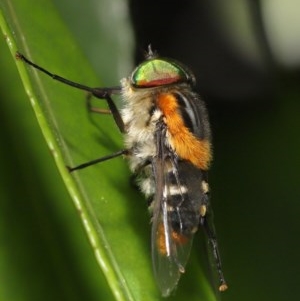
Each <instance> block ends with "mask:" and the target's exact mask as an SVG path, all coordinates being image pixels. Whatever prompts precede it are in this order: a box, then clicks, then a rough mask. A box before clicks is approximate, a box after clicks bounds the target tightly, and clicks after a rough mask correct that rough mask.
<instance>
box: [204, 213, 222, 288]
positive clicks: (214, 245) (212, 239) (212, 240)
mask: <svg viewBox="0 0 300 301" xmlns="http://www.w3.org/2000/svg"><path fill="white" fill-rule="evenodd" d="M200 225H201V226H202V227H203V229H204V231H205V233H206V235H207V237H208V241H209V244H210V247H211V249H212V253H213V258H214V261H215V264H216V269H217V273H218V277H219V282H220V285H219V291H220V292H223V291H225V290H227V288H228V286H227V284H226V280H225V278H224V275H223V271H222V264H221V257H220V252H219V247H218V242H217V238H216V233H215V230H214V227H213V225H210V224H209V223H208V220H207V215H205V216H203V217H201V218H200Z"/></svg>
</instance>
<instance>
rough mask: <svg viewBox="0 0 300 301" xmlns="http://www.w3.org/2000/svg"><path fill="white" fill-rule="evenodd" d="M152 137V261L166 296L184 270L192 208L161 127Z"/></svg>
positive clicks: (186, 189) (191, 232)
mask: <svg viewBox="0 0 300 301" xmlns="http://www.w3.org/2000/svg"><path fill="white" fill-rule="evenodd" d="M156 138H157V156H156V157H155V158H154V160H153V162H152V167H153V172H154V177H155V183H156V193H155V195H154V200H153V206H152V210H153V211H152V212H153V215H152V262H153V269H154V274H155V278H156V281H157V284H158V286H159V288H160V290H161V292H162V295H163V296H168V295H170V293H171V292H172V291H173V290H174V289H175V288H176V286H177V283H178V280H179V278H180V276H181V274H182V273H183V272H184V271H185V269H184V267H185V265H186V262H187V259H188V256H189V253H190V249H191V245H192V238H193V233H194V232H195V231H192V230H191V229H188V228H187V226H186V222H187V218H191V216H190V214H189V213H192V215H193V211H194V208H190V207H189V206H190V204H191V202H190V200H189V195H188V188H187V186H186V185H185V184H184V183H183V180H181V179H180V177H179V172H178V170H179V169H178V168H179V167H178V163H177V161H176V160H177V159H176V157H175V156H176V155H175V154H174V153H172V151H170V150H169V149H168V148H167V147H166V146H165V144H164V141H165V132H164V129H162V128H160V129H158V130H157V133H156ZM187 211H188V212H187ZM193 217H194V218H193ZM193 217H192V219H193V220H192V224H194V229H197V226H198V223H199V214H194V215H193Z"/></svg>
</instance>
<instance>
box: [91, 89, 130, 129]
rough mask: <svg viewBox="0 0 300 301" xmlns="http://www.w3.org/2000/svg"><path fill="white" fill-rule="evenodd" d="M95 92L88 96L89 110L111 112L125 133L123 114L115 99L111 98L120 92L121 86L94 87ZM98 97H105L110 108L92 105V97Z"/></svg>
mask: <svg viewBox="0 0 300 301" xmlns="http://www.w3.org/2000/svg"><path fill="white" fill-rule="evenodd" d="M94 89H95V90H94V92H90V93H89V94H88V95H87V98H86V105H87V109H88V111H89V112H94V113H98V114H109V115H110V114H111V115H113V118H114V120H115V123H116V125H117V126H118V128H119V130H120V132H121V133H124V131H125V126H124V122H123V119H122V117H121V114H120V112H119V110H118V108H117V106H116V105H115V103H114V101H113V100H112V98H111V95H113V94H119V93H120V91H121V88H120V87H112V88H94ZM93 96H94V97H96V98H99V99H105V100H106V102H107V105H108V107H109V110H107V109H100V108H96V107H93V106H92V103H91V100H92V97H93Z"/></svg>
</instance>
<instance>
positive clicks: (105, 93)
mask: <svg viewBox="0 0 300 301" xmlns="http://www.w3.org/2000/svg"><path fill="white" fill-rule="evenodd" d="M16 58H17V59H19V60H22V61H23V62H25V63H26V64H28V65H30V66H31V67H33V68H35V69H37V70H39V71H40V72H42V73H44V74H46V75H47V76H49V77H51V78H52V79H54V80H56V81H59V82H61V83H63V84H65V85H68V86H71V87H74V88H76V89H80V90H84V91H87V92H89V93H90V94H91V95H92V96H95V97H96V98H99V99H104V100H105V101H106V102H107V105H108V107H109V110H110V112H111V114H112V115H113V118H114V120H115V122H116V124H117V126H118V127H119V129H120V131H121V132H122V133H123V132H124V129H125V126H124V122H123V120H122V117H121V114H120V112H119V111H118V108H117V106H116V105H115V103H114V102H113V100H112V98H111V95H114V94H119V93H120V92H121V88H120V87H110V88H92V87H88V86H85V85H82V84H79V83H76V82H73V81H70V80H68V79H66V78H64V77H61V76H59V75H57V74H54V73H51V72H49V71H48V70H46V69H44V68H43V67H41V66H39V65H37V64H35V63H33V62H32V61H30V60H29V59H27V58H26V57H25V56H24V55H23V54H21V53H19V52H17V53H16ZM126 154H128V150H120V151H118V152H116V153H113V154H111V155H108V156H105V157H101V158H98V159H95V160H92V161H89V162H86V163H83V164H80V165H78V166H75V167H67V168H68V170H69V171H70V172H72V171H74V170H78V169H82V168H85V167H88V166H91V165H94V164H97V163H100V162H104V161H107V160H110V159H112V158H116V157H118V156H121V155H126Z"/></svg>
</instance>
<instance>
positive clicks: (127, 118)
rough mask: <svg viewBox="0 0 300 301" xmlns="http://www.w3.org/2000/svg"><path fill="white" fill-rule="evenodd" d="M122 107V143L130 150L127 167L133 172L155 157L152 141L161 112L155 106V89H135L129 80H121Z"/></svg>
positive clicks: (154, 147) (153, 142) (154, 146)
mask: <svg viewBox="0 0 300 301" xmlns="http://www.w3.org/2000/svg"><path fill="white" fill-rule="evenodd" d="M121 83H122V96H123V101H124V107H123V109H122V110H121V115H122V119H123V121H124V124H125V134H124V142H125V146H126V148H127V149H129V150H130V154H131V155H130V156H129V165H130V168H131V170H132V171H133V172H136V171H137V170H138V169H139V168H140V166H142V165H144V163H145V162H146V161H147V160H149V158H153V157H154V156H155V155H156V145H155V141H154V136H155V131H156V126H157V122H158V121H159V120H160V119H161V117H162V112H161V111H160V110H159V109H158V108H156V106H155V97H156V94H157V91H156V90H155V89H135V88H133V87H132V86H131V84H130V81H129V79H123V80H122V82H121Z"/></svg>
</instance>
